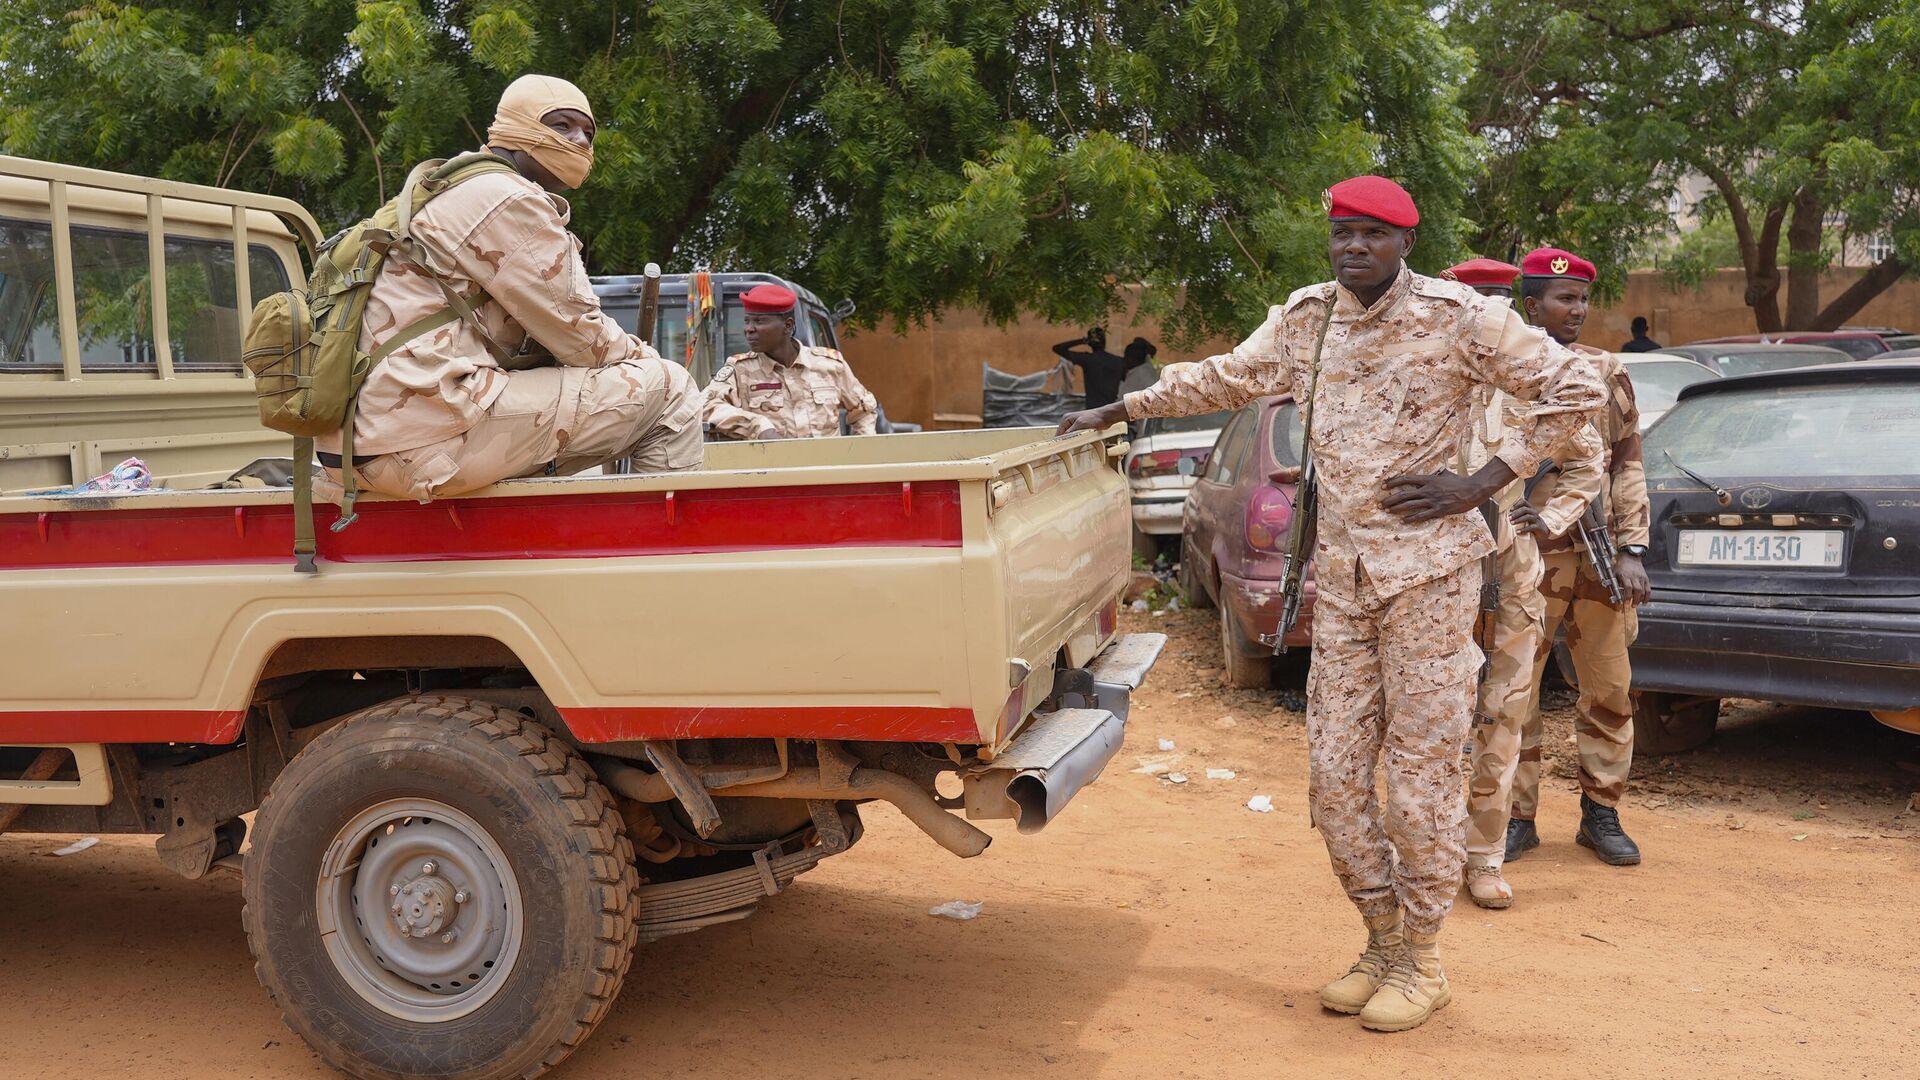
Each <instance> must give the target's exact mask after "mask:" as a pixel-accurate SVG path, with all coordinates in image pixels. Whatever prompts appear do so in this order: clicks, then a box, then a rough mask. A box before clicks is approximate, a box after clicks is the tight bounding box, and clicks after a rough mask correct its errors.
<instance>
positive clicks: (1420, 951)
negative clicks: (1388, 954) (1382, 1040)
mask: <svg viewBox="0 0 1920 1080" xmlns="http://www.w3.org/2000/svg"><path fill="white" fill-rule="evenodd" d="M1452 1000H1453V992H1452V991H1450V990H1448V989H1447V973H1446V972H1444V971H1442V970H1440V935H1439V934H1437V933H1435V934H1416V933H1413V932H1411V931H1408V933H1407V935H1406V948H1405V949H1404V950H1402V952H1401V953H1400V957H1399V959H1398V960H1396V961H1395V962H1394V965H1393V967H1392V969H1390V970H1389V971H1388V972H1387V978H1386V981H1385V982H1382V983H1381V984H1380V989H1379V990H1377V991H1375V992H1374V995H1373V998H1372V1000H1370V1001H1368V1002H1367V1007H1366V1008H1364V1009H1362V1010H1360V1026H1361V1027H1364V1028H1371V1029H1372V1030H1374V1031H1406V1030H1408V1029H1410V1028H1417V1027H1419V1026H1420V1025H1421V1024H1424V1023H1426V1022H1427V1017H1429V1016H1432V1015H1433V1014H1434V1012H1435V1011H1436V1010H1438V1009H1440V1008H1442V1007H1444V1006H1445V1005H1446V1004H1447V1002H1449V1001H1452Z"/></svg>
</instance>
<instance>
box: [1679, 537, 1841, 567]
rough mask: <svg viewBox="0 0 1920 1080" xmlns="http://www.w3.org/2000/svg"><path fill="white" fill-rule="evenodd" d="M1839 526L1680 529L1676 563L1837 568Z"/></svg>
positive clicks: (1838, 563)
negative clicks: (1830, 527)
mask: <svg viewBox="0 0 1920 1080" xmlns="http://www.w3.org/2000/svg"><path fill="white" fill-rule="evenodd" d="M1845 537H1846V533H1844V532H1842V531H1840V530H1838V529H1739V530H1733V529H1682V530H1680V551H1679V555H1678V557H1677V558H1675V559H1674V564H1675V565H1677V566H1797V567H1810V568H1813V569H1827V570H1838V569H1839V568H1840V565H1841V563H1840V560H1841V557H1842V556H1843V555H1844V554H1845V552H1846V542H1845Z"/></svg>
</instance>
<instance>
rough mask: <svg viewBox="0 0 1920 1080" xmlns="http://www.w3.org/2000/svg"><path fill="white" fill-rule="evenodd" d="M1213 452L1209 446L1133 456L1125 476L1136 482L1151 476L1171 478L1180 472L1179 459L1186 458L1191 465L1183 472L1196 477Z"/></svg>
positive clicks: (1158, 451)
mask: <svg viewBox="0 0 1920 1080" xmlns="http://www.w3.org/2000/svg"><path fill="white" fill-rule="evenodd" d="M1212 452H1213V448H1212V447H1210V446H1203V447H1200V448H1199V449H1197V450H1153V451H1149V452H1148V453H1145V454H1135V455H1134V457H1133V461H1132V462H1131V463H1129V464H1128V465H1127V475H1128V476H1130V477H1132V478H1134V479H1136V480H1145V479H1147V478H1148V477H1153V476H1173V475H1175V474H1177V473H1179V472H1181V471H1182V470H1181V468H1180V459H1181V458H1186V459H1187V460H1188V461H1189V462H1191V463H1192V464H1191V465H1190V466H1189V467H1188V468H1187V469H1186V470H1185V472H1186V474H1187V475H1188V476H1198V475H1200V473H1201V471H1202V470H1204V469H1205V468H1206V467H1207V456H1208V455H1209V454H1211V453H1212Z"/></svg>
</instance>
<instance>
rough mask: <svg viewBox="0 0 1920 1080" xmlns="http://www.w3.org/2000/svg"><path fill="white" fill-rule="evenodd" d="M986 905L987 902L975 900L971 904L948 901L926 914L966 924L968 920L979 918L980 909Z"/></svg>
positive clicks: (962, 901) (963, 901)
mask: <svg viewBox="0 0 1920 1080" xmlns="http://www.w3.org/2000/svg"><path fill="white" fill-rule="evenodd" d="M986 904H987V902H986V901H985V900H976V901H974V902H973V903H971V904H969V903H968V902H966V901H965V900H949V901H947V902H946V903H944V904H941V905H940V906H939V907H936V908H928V909H927V914H929V915H937V916H939V917H940V918H942V919H958V920H959V921H961V922H966V921H968V920H970V919H977V918H979V917H980V909H981V908H983V907H985V906H986Z"/></svg>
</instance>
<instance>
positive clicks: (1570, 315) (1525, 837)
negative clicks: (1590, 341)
mask: <svg viewBox="0 0 1920 1080" xmlns="http://www.w3.org/2000/svg"><path fill="white" fill-rule="evenodd" d="M1520 269H1521V273H1522V277H1521V303H1523V304H1524V305H1526V310H1527V316H1528V318H1530V319H1532V320H1533V321H1534V322H1535V323H1536V324H1537V325H1539V326H1540V328H1541V329H1543V330H1545V331H1546V332H1547V333H1548V334H1551V335H1552V336H1553V337H1554V339H1555V340H1557V341H1559V342H1561V343H1562V344H1565V345H1568V346H1570V347H1572V348H1575V349H1579V350H1582V351H1583V352H1585V353H1587V354H1588V355H1589V356H1591V358H1592V359H1593V360H1594V361H1595V363H1596V364H1598V365H1599V366H1600V368H1601V372H1602V374H1603V375H1604V376H1605V377H1606V379H1607V389H1608V405H1607V408H1605V409H1603V410H1602V411H1601V412H1600V413H1599V414H1597V415H1596V416H1595V418H1594V421H1593V426H1594V428H1595V430H1596V431H1598V433H1599V436H1600V441H1601V442H1602V443H1603V444H1604V445H1605V447H1606V457H1605V461H1606V476H1605V479H1604V482H1603V484H1602V487H1601V492H1602V497H1601V501H1600V506H1601V508H1602V511H1603V513H1602V518H1603V520H1605V521H1606V523H1607V526H1608V531H1609V533H1610V535H1611V537H1612V539H1613V541H1614V545H1615V554H1614V561H1613V570H1614V576H1615V577H1616V578H1617V579H1618V581H1619V584H1620V589H1621V592H1622V594H1623V596H1622V602H1621V603H1620V605H1618V606H1615V605H1614V604H1613V603H1612V602H1611V598H1610V597H1609V596H1608V594H1607V592H1606V591H1605V590H1604V589H1603V588H1602V587H1601V585H1600V582H1599V578H1598V576H1597V575H1596V574H1595V572H1594V570H1593V568H1592V566H1591V565H1590V564H1589V562H1588V558H1587V555H1586V553H1585V551H1584V550H1583V547H1582V544H1581V541H1580V537H1579V533H1578V531H1577V530H1575V531H1574V532H1572V533H1570V534H1568V535H1564V536H1557V537H1556V536H1548V535H1545V534H1542V535H1541V539H1540V553H1541V559H1542V561H1543V562H1544V564H1545V572H1544V574H1543V575H1542V577H1541V585H1540V592H1541V595H1542V596H1543V597H1544V598H1545V600H1546V616H1545V621H1544V624H1543V627H1544V633H1545V635H1546V640H1548V641H1551V640H1553V636H1554V633H1555V631H1556V629H1557V628H1558V627H1559V625H1560V624H1561V623H1562V622H1563V621H1564V622H1565V623H1566V624H1567V651H1568V653H1569V654H1570V655H1571V657H1572V659H1573V667H1574V674H1575V675H1576V677H1577V680H1578V682H1579V684H1580V700H1579V703H1578V705H1577V707H1576V713H1575V720H1574V736H1575V743H1576V744H1577V746H1578V748H1579V754H1580V789H1581V794H1580V827H1579V830H1578V831H1577V832H1576V834H1575V840H1576V841H1577V842H1578V843H1579V844H1580V845H1581V846H1582V847H1586V848H1589V849H1591V850H1592V851H1593V852H1594V854H1595V855H1596V856H1598V857H1599V858H1600V860H1601V861H1602V862H1605V863H1608V864H1610V865H1615V866H1631V865H1635V864H1638V863H1639V862H1640V848H1639V846H1638V845H1636V844H1635V843H1634V842H1633V839H1632V838H1631V837H1629V836H1628V835H1627V834H1626V831H1625V830H1624V829H1622V828H1621V826H1620V814H1619V810H1618V806H1619V803H1620V799H1621V797H1622V796H1623V795H1624V794H1625V793H1626V786H1627V773H1628V771H1629V770H1630V769H1631V767H1632V764H1633V701H1632V695H1631V686H1632V682H1633V673H1632V669H1631V665H1630V664H1629V662H1628V659H1627V646H1628V645H1629V644H1630V643H1631V642H1632V640H1633V637H1634V634H1635V633H1636V631H1637V627H1638V619H1637V616H1636V614H1635V608H1636V607H1637V606H1638V605H1640V604H1643V603H1645V602H1646V601H1647V600H1648V599H1649V597H1650V596H1651V594H1652V588H1651V586H1650V584H1649V583H1648V581H1647V572H1646V569H1645V567H1643V566H1642V565H1641V556H1642V555H1644V554H1645V553H1646V545H1647V542H1648V535H1649V521H1648V516H1649V511H1650V508H1649V506H1648V500H1647V477H1646V468H1645V465H1644V464H1643V462H1642V460H1641V450H1640V409H1639V406H1638V405H1637V404H1635V402H1634V397H1633V383H1632V381H1631V380H1630V379H1629V378H1628V377H1627V372H1626V369H1625V367H1624V366H1622V365H1621V364H1620V362H1619V360H1618V358H1617V357H1615V356H1613V355H1612V354H1610V353H1606V352H1602V351H1601V350H1599V349H1593V348H1589V347H1588V346H1585V345H1580V344H1577V342H1578V339H1579V337H1580V330H1581V327H1582V326H1583V325H1584V324H1585V322H1586V318H1587V305H1588V301H1589V291H1590V290H1591V289H1592V287H1593V280H1594V276H1595V271H1594V265H1593V264H1592V263H1591V262H1588V261H1587V260H1585V259H1583V258H1581V257H1580V256H1578V255H1575V254H1574V253H1573V252H1571V251H1566V250H1563V249H1561V248H1539V249H1537V250H1534V251H1531V252H1528V253H1527V256H1526V258H1524V259H1522V260H1521V262H1520ZM1561 484H1562V478H1560V477H1554V476H1548V477H1547V478H1545V479H1544V480H1542V481H1541V482H1540V483H1539V484H1538V485H1536V486H1535V488H1534V492H1533V496H1532V501H1533V503H1534V504H1542V503H1543V501H1544V500H1546V499H1549V498H1552V497H1553V496H1554V494H1555V492H1556V491H1557V490H1559V487H1560V485H1561ZM1514 519H1515V521H1516V522H1517V523H1519V524H1520V525H1521V527H1522V528H1528V527H1530V526H1531V523H1532V522H1533V521H1535V520H1537V514H1534V513H1533V507H1532V506H1529V505H1527V504H1522V505H1521V506H1520V507H1519V508H1517V509H1516V510H1515V512H1514ZM1544 668H1545V654H1544V653H1541V654H1540V655H1539V657H1538V659H1537V660H1536V662H1535V664H1534V668H1533V672H1532V676H1533V682H1532V688H1531V689H1532V690H1535V691H1537V688H1538V687H1539V685H1540V677H1541V673H1542V672H1543V670H1544ZM1537 697H1538V694H1537V692H1536V693H1534V694H1533V697H1532V698H1530V699H1529V700H1537ZM1540 732H1541V718H1540V713H1539V709H1538V706H1537V705H1536V706H1535V707H1533V709H1532V710H1531V711H1530V713H1529V714H1528V716H1527V718H1526V723H1525V727H1524V729H1523V731H1522V735H1521V741H1520V746H1519V760H1518V764H1517V766H1516V768H1515V769H1514V772H1513V782H1512V792H1511V799H1510V802H1505V801H1503V803H1504V804H1503V805H1501V806H1499V807H1498V809H1501V810H1508V811H1510V816H1509V817H1508V819H1507V820H1506V822H1505V823H1504V826H1505V838H1504V844H1503V845H1502V849H1503V850H1502V852H1501V854H1502V856H1503V859H1504V860H1506V861H1511V860H1513V859H1517V858H1520V857H1521V856H1522V855H1524V854H1525V853H1526V852H1527V851H1528V850H1529V849H1530V848H1533V847H1536V846H1538V845H1539V843H1540V834H1539V832H1538V830H1537V829H1536V828H1535V826H1534V814H1535V811H1536V808H1537V805H1538V799H1539V789H1540V749H1539V747H1540ZM1501 794H1502V795H1504V794H1506V793H1504V792H1502V793H1501ZM1480 821H1481V818H1480V816H1479V815H1477V814H1476V816H1475V829H1474V831H1475V832H1476V833H1478V832H1481V831H1483V830H1482V827H1481V824H1480ZM1484 831H1486V832H1487V833H1488V836H1487V837H1486V838H1485V840H1488V841H1490V840H1491V839H1492V837H1493V835H1495V834H1493V832H1492V830H1491V829H1490V828H1489V829H1486V830H1484ZM1479 840H1482V838H1481V837H1478V836H1474V837H1470V842H1472V841H1479ZM1475 846H1478V844H1476V845H1475ZM1498 866H1499V863H1497V862H1496V863H1495V867H1496V869H1497V868H1498Z"/></svg>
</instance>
